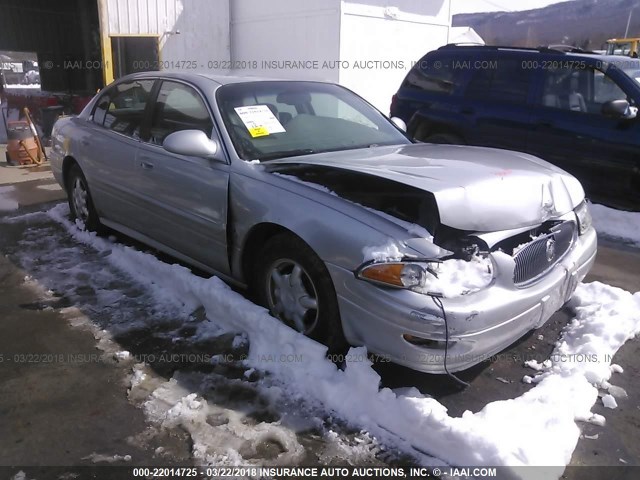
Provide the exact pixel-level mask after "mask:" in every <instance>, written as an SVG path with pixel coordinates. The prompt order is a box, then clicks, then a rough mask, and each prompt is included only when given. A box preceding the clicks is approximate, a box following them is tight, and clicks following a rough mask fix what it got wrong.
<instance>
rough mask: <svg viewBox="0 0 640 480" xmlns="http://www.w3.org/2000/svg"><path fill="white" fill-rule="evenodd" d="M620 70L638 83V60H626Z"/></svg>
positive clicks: (639, 66) (639, 74)
mask: <svg viewBox="0 0 640 480" xmlns="http://www.w3.org/2000/svg"><path fill="white" fill-rule="evenodd" d="M622 70H624V73H626V74H627V75H629V76H630V77H631V78H633V79H634V80H635V81H636V82H638V83H640V60H631V59H629V60H627V62H626V63H625V64H624V65H623V68H622Z"/></svg>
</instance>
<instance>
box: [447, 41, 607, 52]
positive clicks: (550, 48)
mask: <svg viewBox="0 0 640 480" xmlns="http://www.w3.org/2000/svg"><path fill="white" fill-rule="evenodd" d="M465 47H473V48H481V49H483V50H516V51H523V52H544V53H557V54H563V53H591V54H595V52H592V51H591V50H584V49H582V48H578V47H574V46H572V45H541V46H538V47H515V46H512V45H483V44H480V43H448V44H447V45H443V46H442V47H440V48H438V50H448V49H454V48H465Z"/></svg>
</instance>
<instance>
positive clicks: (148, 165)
mask: <svg viewBox="0 0 640 480" xmlns="http://www.w3.org/2000/svg"><path fill="white" fill-rule="evenodd" d="M140 166H141V167H142V168H144V169H145V170H151V169H152V168H153V163H150V162H140Z"/></svg>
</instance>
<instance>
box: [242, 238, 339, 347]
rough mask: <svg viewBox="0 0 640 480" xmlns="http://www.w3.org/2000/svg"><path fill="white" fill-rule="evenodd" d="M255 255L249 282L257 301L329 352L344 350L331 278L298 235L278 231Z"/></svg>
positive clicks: (320, 261)
mask: <svg viewBox="0 0 640 480" xmlns="http://www.w3.org/2000/svg"><path fill="white" fill-rule="evenodd" d="M258 258H259V259H260V260H259V261H258V263H257V265H256V266H255V270H254V276H253V282H252V289H253V292H254V294H255V296H256V298H257V300H258V302H259V303H260V304H261V305H263V306H264V307H266V308H268V309H269V311H270V312H271V314H272V315H273V316H274V317H276V318H278V319H279V320H280V321H282V322H283V323H284V324H286V325H288V326H290V327H291V328H294V329H295V330H297V331H299V332H300V333H303V334H304V335H307V336H308V337H310V338H312V339H314V340H316V341H318V342H321V343H323V344H325V345H326V346H327V347H328V353H329V354H342V353H346V351H347V349H348V343H347V341H346V340H345V338H344V333H343V331H342V323H341V321H340V310H339V308H338V301H337V298H336V292H335V289H334V287H333V282H332V281H331V277H330V276H329V272H328V271H327V268H326V266H325V265H324V263H323V262H322V260H320V258H319V257H318V256H317V255H316V254H315V252H314V251H313V250H312V249H311V248H310V247H309V246H308V245H307V244H306V243H304V242H303V241H302V240H301V239H299V238H298V237H296V236H294V235H292V234H281V235H277V236H275V237H273V238H271V239H270V240H269V241H267V243H266V244H265V246H264V247H263V249H262V251H261V252H260V255H259V256H258ZM296 272H297V274H296ZM296 277H297V280H296ZM278 279H279V280H278ZM279 282H281V283H279ZM283 289H284V290H283ZM296 298H297V299H296ZM302 299H305V300H302Z"/></svg>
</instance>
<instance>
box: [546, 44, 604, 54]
mask: <svg viewBox="0 0 640 480" xmlns="http://www.w3.org/2000/svg"><path fill="white" fill-rule="evenodd" d="M538 49H539V50H557V51H559V52H564V53H596V52H594V51H591V50H585V49H584V48H580V47H574V46H573V45H564V44H559V45H558V44H556V45H547V46H546V47H545V46H540V47H538Z"/></svg>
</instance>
